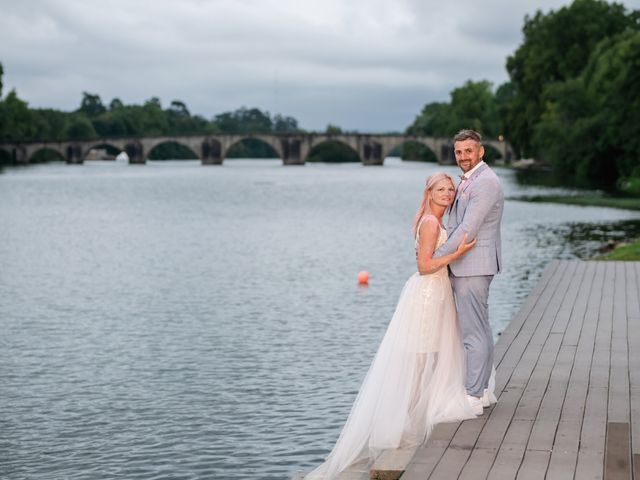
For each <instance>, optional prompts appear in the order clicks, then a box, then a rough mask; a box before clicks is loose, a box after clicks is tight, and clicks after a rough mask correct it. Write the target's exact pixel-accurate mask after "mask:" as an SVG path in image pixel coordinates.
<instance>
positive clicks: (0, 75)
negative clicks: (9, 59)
mask: <svg viewBox="0 0 640 480" xmlns="http://www.w3.org/2000/svg"><path fill="white" fill-rule="evenodd" d="M2 75H4V69H3V68H2V63H0V99H2Z"/></svg>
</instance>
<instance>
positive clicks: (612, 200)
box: [514, 195, 640, 210]
mask: <svg viewBox="0 0 640 480" xmlns="http://www.w3.org/2000/svg"><path fill="white" fill-rule="evenodd" d="M514 200H522V201H525V202H538V203H563V204H566V205H579V206H583V207H609V208H621V209H625V210H640V197H606V196H601V195H575V196H566V195H564V196H563V195H533V196H522V197H516V198H514Z"/></svg>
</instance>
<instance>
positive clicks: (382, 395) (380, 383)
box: [304, 173, 476, 480]
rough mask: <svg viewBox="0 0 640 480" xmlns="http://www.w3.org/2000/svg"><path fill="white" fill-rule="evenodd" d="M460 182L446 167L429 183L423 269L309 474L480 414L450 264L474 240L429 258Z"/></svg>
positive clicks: (325, 479) (330, 474) (319, 479)
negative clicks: (327, 449) (333, 439)
mask: <svg viewBox="0 0 640 480" xmlns="http://www.w3.org/2000/svg"><path fill="white" fill-rule="evenodd" d="M454 196H455V186H454V183H453V179H452V178H451V176H449V175H448V174H446V173H435V174H433V175H431V176H430V177H429V178H428V179H427V182H426V186H425V189H424V194H423V197H422V203H421V205H420V208H419V209H418V212H417V214H416V219H415V223H414V226H413V229H414V234H415V248H416V259H417V264H418V271H417V272H416V273H415V274H413V275H412V276H411V277H410V278H409V280H407V283H406V284H405V286H404V288H403V290H402V293H401V294H400V299H399V300H398V305H397V307H396V310H395V313H394V314H393V317H392V319H391V322H390V323H389V326H388V328H387V331H386V333H385V335H384V338H383V339H382V343H381V344H380V347H379V348H378V352H377V353H376V355H375V357H374V359H373V362H372V363H371V366H370V367H369V371H368V373H367V375H366V377H365V379H364V382H363V383H362V386H361V387H360V391H359V392H358V396H357V397H356V400H355V402H354V404H353V407H352V409H351V413H350V414H349V417H348V419H347V422H346V424H345V426H344V428H343V429H342V432H341V433H340V437H339V438H338V441H337V443H336V445H335V447H334V448H333V450H332V451H331V453H330V454H329V456H328V457H327V458H326V460H325V462H324V463H323V464H321V465H320V466H319V467H317V468H316V469H315V470H313V471H312V472H311V473H309V474H307V475H306V476H305V477H304V478H305V480H329V479H333V478H336V477H337V475H338V474H339V473H340V472H342V471H344V470H345V469H346V468H347V467H349V466H350V465H353V464H355V463H359V462H361V461H365V460H366V461H368V462H369V463H372V462H373V461H374V460H375V458H376V457H377V456H378V455H379V454H380V453H381V452H382V451H383V450H388V449H397V448H403V447H409V446H416V445H420V444H421V443H423V442H424V441H425V440H426V439H427V437H428V436H429V434H430V432H431V430H432V428H433V426H434V425H435V424H436V423H440V422H447V421H459V420H464V419H468V418H475V415H474V413H473V409H472V407H471V405H470V404H469V403H468V400H467V395H466V391H465V388H464V378H465V377H464V373H465V365H464V361H465V360H464V354H463V348H462V343H461V341H460V337H459V334H458V326H457V320H456V310H455V304H454V300H453V293H452V290H451V284H450V282H449V275H448V272H447V268H446V266H447V265H448V264H449V263H450V262H452V261H453V260H455V259H457V258H458V257H460V256H462V255H464V254H465V253H466V252H468V251H469V250H470V249H471V248H473V246H474V245H475V242H476V241H475V240H473V241H471V242H469V243H466V236H465V238H464V239H463V240H462V243H461V244H460V245H459V246H458V249H457V250H456V251H455V252H454V253H452V254H450V255H447V256H443V257H440V258H437V259H434V258H432V255H433V252H434V251H435V250H436V249H437V248H438V247H439V246H440V245H442V244H443V243H444V242H445V241H446V239H447V233H446V231H445V229H444V228H443V226H442V217H443V215H444V213H445V211H446V210H447V208H448V207H449V206H450V205H451V204H452V203H453V200H454Z"/></svg>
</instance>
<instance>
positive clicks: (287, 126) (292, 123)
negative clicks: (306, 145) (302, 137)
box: [273, 114, 300, 133]
mask: <svg viewBox="0 0 640 480" xmlns="http://www.w3.org/2000/svg"><path fill="white" fill-rule="evenodd" d="M273 131H274V132H276V133H294V132H299V131H300V128H299V127H298V121H297V120H296V119H295V118H293V117H287V116H284V115H280V114H278V115H276V116H275V117H273Z"/></svg>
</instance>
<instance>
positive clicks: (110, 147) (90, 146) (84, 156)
mask: <svg viewBox="0 0 640 480" xmlns="http://www.w3.org/2000/svg"><path fill="white" fill-rule="evenodd" d="M101 147H105V150H107V153H109V150H111V151H112V152H115V151H116V150H117V151H118V153H116V154H115V155H114V156H117V155H118V154H119V153H120V152H122V151H123V150H124V149H123V148H121V147H120V146H117V145H116V144H115V143H112V142H109V141H101V142H97V143H94V144H85V145H84V148H83V150H82V160H83V161H84V160H87V157H88V156H89V153H90V152H91V150H94V149H97V148H101Z"/></svg>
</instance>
